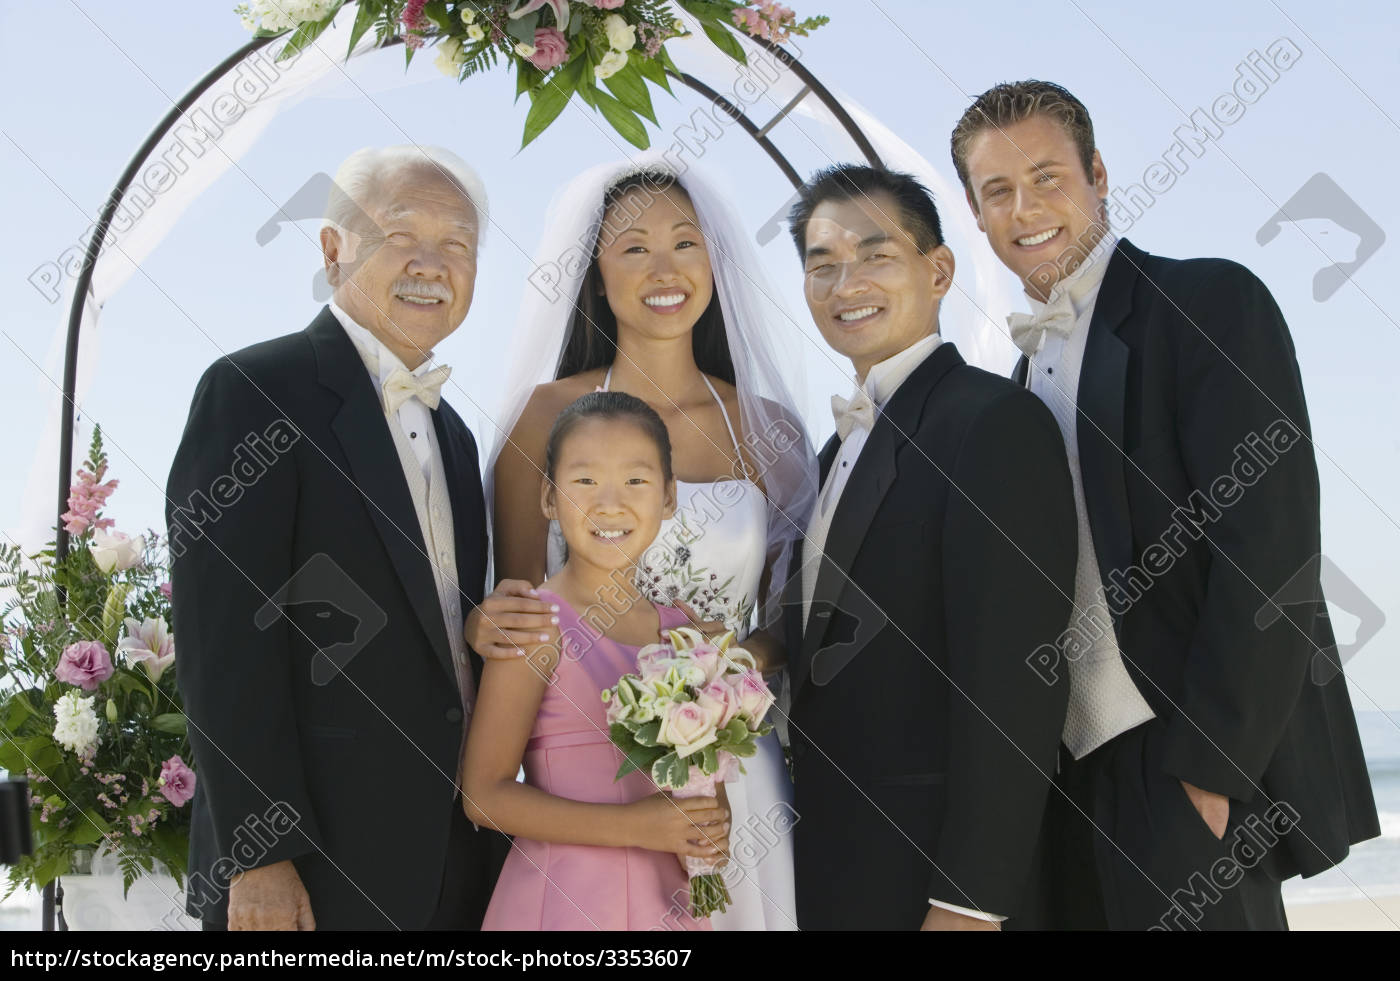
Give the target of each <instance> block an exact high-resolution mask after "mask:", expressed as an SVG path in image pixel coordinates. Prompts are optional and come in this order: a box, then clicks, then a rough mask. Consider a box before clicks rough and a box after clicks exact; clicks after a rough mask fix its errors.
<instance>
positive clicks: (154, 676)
mask: <svg viewBox="0 0 1400 981" xmlns="http://www.w3.org/2000/svg"><path fill="white" fill-rule="evenodd" d="M125 625H126V635H125V636H124V637H122V639H121V640H120V641H118V642H117V650H118V651H120V652H121V654H122V656H124V657H125V658H126V659H127V662H128V663H130V664H137V663H139V664H141V665H142V666H143V667H145V669H146V674H147V675H148V676H149V677H150V679H151V680H152V681H159V680H160V676H161V675H163V674H164V673H165V669H166V668H168V667H170V665H172V664H174V663H175V635H174V634H172V633H171V632H170V628H169V627H168V626H167V625H166V623H165V621H164V620H162V619H161V618H160V617H147V618H146V619H145V620H137V619H136V618H135V617H127V618H126V621H125Z"/></svg>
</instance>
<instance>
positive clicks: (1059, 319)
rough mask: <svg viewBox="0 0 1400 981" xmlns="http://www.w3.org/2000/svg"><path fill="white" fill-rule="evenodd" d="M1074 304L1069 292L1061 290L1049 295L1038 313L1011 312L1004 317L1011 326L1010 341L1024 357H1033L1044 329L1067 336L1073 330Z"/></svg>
mask: <svg viewBox="0 0 1400 981" xmlns="http://www.w3.org/2000/svg"><path fill="white" fill-rule="evenodd" d="M1074 320H1075V317H1074V304H1073V303H1071V302H1070V299H1069V293H1068V292H1066V291H1061V292H1058V293H1056V294H1055V295H1053V296H1051V297H1050V302H1049V303H1047V304H1045V306H1044V307H1042V308H1041V310H1040V312H1039V313H1013V314H1008V315H1007V318H1006V323H1007V326H1009V327H1010V328H1011V341H1012V343H1013V344H1015V345H1016V346H1017V347H1018V348H1020V349H1021V351H1022V352H1024V354H1025V355H1026V357H1028V358H1030V357H1034V356H1035V353H1036V352H1037V351H1039V350H1040V342H1041V339H1042V338H1044V337H1045V333H1046V331H1054V332H1055V333H1057V334H1061V335H1063V336H1066V337H1068V336H1069V334H1070V332H1071V331H1073V330H1074Z"/></svg>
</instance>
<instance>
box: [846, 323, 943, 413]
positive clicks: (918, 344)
mask: <svg viewBox="0 0 1400 981" xmlns="http://www.w3.org/2000/svg"><path fill="white" fill-rule="evenodd" d="M941 343H943V335H942V334H939V333H938V332H937V331H934V332H933V333H932V334H929V335H928V336H927V337H921V338H919V339H918V340H917V341H915V342H914V343H913V344H910V345H909V346H908V347H906V348H905V349H904V350H903V351H900V352H899V353H898V354H895V355H891V356H890V357H888V358H886V359H885V360H884V361H881V362H880V363H879V364H877V365H873V366H872V367H871V369H870V370H869V371H868V372H866V373H865V384H864V385H861V386H860V387H861V388H863V389H864V390H865V394H867V395H869V396H870V401H872V402H874V403H875V404H876V405H879V406H882V405H884V404H885V403H886V402H888V401H889V400H890V396H891V395H893V394H894V391H895V389H897V388H898V387H899V386H900V385H902V384H904V380H905V379H906V378H908V377H909V376H910V375H912V374H913V373H914V369H915V368H917V367H918V366H919V365H921V364H923V363H924V359H925V358H927V357H928V356H929V355H930V354H932V353H933V349H934V348H936V347H938V345H939V344H941Z"/></svg>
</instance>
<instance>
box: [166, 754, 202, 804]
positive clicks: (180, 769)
mask: <svg viewBox="0 0 1400 981" xmlns="http://www.w3.org/2000/svg"><path fill="white" fill-rule="evenodd" d="M194 780H195V778H194V771H193V770H191V769H190V768H189V767H187V766H186V765H185V761H184V760H182V759H180V757H179V756H172V757H170V759H168V760H166V761H165V763H164V764H163V765H162V766H161V768H160V792H161V793H162V794H163V795H164V796H165V799H166V800H168V801H170V803H172V804H174V805H175V806H176V807H184V806H185V804H187V803H188V802H189V799H190V798H191V797H193V796H194Z"/></svg>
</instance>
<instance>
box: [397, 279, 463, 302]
mask: <svg viewBox="0 0 1400 981" xmlns="http://www.w3.org/2000/svg"><path fill="white" fill-rule="evenodd" d="M393 292H394V295H395V296H417V297H422V298H424V299H429V300H442V301H443V302H444V303H451V302H452V290H450V289H448V288H447V286H445V285H444V284H442V283H432V282H422V281H419V280H413V279H400V280H398V281H397V282H395V283H394V290H393Z"/></svg>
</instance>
